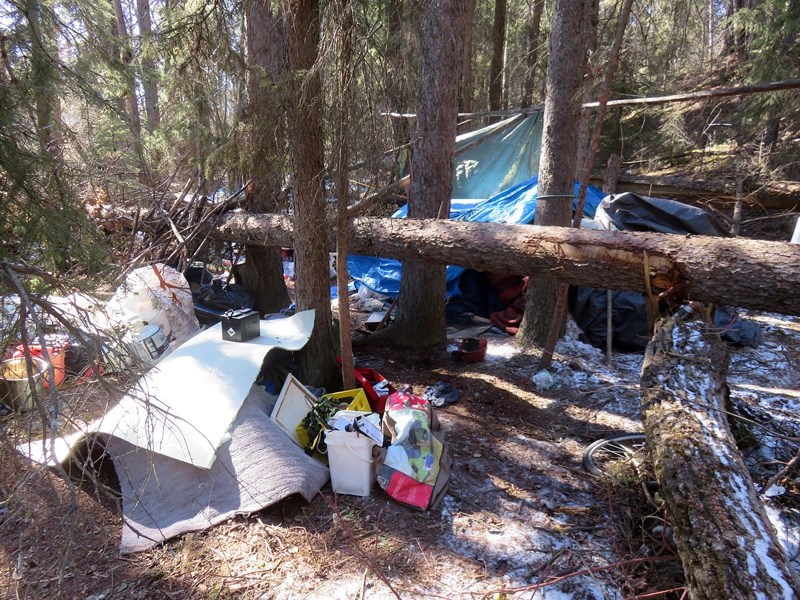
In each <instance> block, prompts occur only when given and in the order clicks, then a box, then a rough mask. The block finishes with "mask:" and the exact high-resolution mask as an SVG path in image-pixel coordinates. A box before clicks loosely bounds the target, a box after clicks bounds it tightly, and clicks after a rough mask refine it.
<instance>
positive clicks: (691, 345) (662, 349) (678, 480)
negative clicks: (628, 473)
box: [641, 316, 800, 600]
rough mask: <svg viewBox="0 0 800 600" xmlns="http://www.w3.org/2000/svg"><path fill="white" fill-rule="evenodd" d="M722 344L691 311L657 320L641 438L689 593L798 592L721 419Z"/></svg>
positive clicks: (647, 363) (712, 596)
mask: <svg viewBox="0 0 800 600" xmlns="http://www.w3.org/2000/svg"><path fill="white" fill-rule="evenodd" d="M727 365H728V353H727V349H726V347H725V346H724V344H723V343H722V342H721V341H720V339H719V336H718V335H717V334H716V333H714V332H713V331H711V330H710V329H709V328H708V327H707V326H706V325H705V323H703V322H702V321H700V320H698V319H688V318H687V319H686V320H684V319H682V318H680V317H679V316H676V317H671V318H668V319H662V320H661V321H659V322H658V323H657V325H656V328H655V332H654V334H653V339H652V340H651V342H650V344H649V345H648V348H647V352H646V354H645V360H644V366H643V368H642V377H641V390H642V409H643V416H644V419H645V433H646V436H647V445H648V449H649V451H650V453H651V458H652V462H653V466H654V468H655V471H656V478H657V480H658V484H659V486H660V489H661V494H662V496H663V498H664V501H665V504H666V507H667V514H668V515H669V519H670V524H671V526H672V527H673V530H674V537H675V542H676V545H677V547H678V554H679V555H680V557H681V562H682V563H683V568H684V571H685V574H686V580H687V584H688V587H689V591H690V595H691V598H692V599H693V600H701V599H708V600H717V599H719V598H737V599H750V598H752V599H756V598H770V599H773V598H786V599H788V598H798V597H800V578H799V577H798V574H797V572H795V571H794V569H793V568H792V567H791V565H790V564H789V562H788V560H787V557H786V555H785V553H784V551H783V549H782V548H781V546H780V544H779V542H778V540H777V538H776V536H775V532H774V531H773V529H772V526H771V524H770V522H769V520H768V518H767V515H766V512H765V510H764V505H763V504H762V502H761V500H760V499H759V496H758V493H757V491H756V489H755V486H754V485H753V481H752V479H751V477H750V474H749V472H748V470H747V467H746V466H745V464H744V461H743V459H742V456H741V454H740V453H739V451H738V449H737V448H736V443H735V440H734V439H733V436H732V435H731V430H730V428H729V425H728V421H727V416H726V415H727V413H726V399H727V386H726V383H725V377H726V373H727Z"/></svg>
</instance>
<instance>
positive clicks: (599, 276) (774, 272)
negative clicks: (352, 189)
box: [211, 213, 800, 315]
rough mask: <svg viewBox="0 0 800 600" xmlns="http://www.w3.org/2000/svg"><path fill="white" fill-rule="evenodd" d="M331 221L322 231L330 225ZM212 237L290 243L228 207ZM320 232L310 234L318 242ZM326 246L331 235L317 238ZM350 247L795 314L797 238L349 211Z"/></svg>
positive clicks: (277, 229)
mask: <svg viewBox="0 0 800 600" xmlns="http://www.w3.org/2000/svg"><path fill="white" fill-rule="evenodd" d="M333 229H334V228H333V227H328V228H327V230H329V231H333ZM211 235H212V236H213V237H214V238H216V239H222V240H230V241H238V242H242V243H250V244H262V245H265V244H266V245H291V243H292V240H293V235H294V234H293V231H292V224H291V220H290V219H289V218H288V217H283V216H280V215H249V214H247V213H228V214H227V215H225V216H224V217H223V218H222V220H221V224H220V226H219V227H218V228H217V229H215V230H214V231H212V232H211ZM323 239H324V238H323V237H322V236H319V237H317V244H318V245H319V246H322V245H323V244H322V241H323ZM326 242H327V244H328V246H327V247H328V248H331V249H332V248H334V247H335V246H334V243H333V240H332V239H327V240H326ZM350 250H351V252H353V253H356V254H363V255H368V256H385V257H390V258H398V259H401V260H407V259H416V260H424V261H428V262H433V263H438V264H442V265H444V264H451V265H461V266H463V267H467V268H470V269H476V270H478V271H494V272H503V273H511V274H516V275H532V276H551V277H552V276H554V275H557V276H558V278H559V279H561V280H563V281H566V282H567V283H570V284H576V285H587V286H591V287H597V288H607V287H608V285H609V282H613V285H614V288H615V289H618V290H628V291H635V292H646V291H647V286H646V280H645V271H644V269H645V267H644V258H645V255H646V257H647V264H648V268H649V270H648V273H647V275H648V280H649V284H650V288H651V289H652V291H653V293H654V294H664V295H665V297H668V298H670V299H673V300H699V301H702V302H709V303H714V304H728V305H731V306H740V307H742V308H751V309H755V310H767V311H775V312H780V313H784V314H789V315H800V245H795V244H789V243H788V242H768V241H762V240H748V239H742V238H717V237H708V236H691V235H687V236H684V235H673V234H666V233H649V232H648V233H643V232H632V231H594V230H587V229H573V228H569V227H539V226H536V225H506V224H502V223H468V222H461V221H449V220H437V219H428V220H413V219H405V220H403V221H402V222H398V221H397V220H396V219H377V218H361V219H355V221H354V224H353V228H352V234H351V244H350Z"/></svg>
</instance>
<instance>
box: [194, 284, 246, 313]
mask: <svg viewBox="0 0 800 600" xmlns="http://www.w3.org/2000/svg"><path fill="white" fill-rule="evenodd" d="M192 298H193V300H194V302H195V303H198V304H202V305H204V306H207V307H208V308H213V309H216V310H236V309H239V308H253V307H254V306H255V299H254V298H253V296H252V295H251V294H250V292H248V291H247V289H246V288H245V287H244V286H241V285H238V284H235V283H228V284H225V283H223V282H222V281H221V280H219V279H215V280H214V281H212V282H211V283H206V284H203V285H201V286H200V289H199V290H198V291H196V292H195V293H194V294H192Z"/></svg>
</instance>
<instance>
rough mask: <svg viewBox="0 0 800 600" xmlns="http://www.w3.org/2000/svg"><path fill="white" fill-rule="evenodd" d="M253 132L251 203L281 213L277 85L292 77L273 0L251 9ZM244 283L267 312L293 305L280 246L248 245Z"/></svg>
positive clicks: (249, 125)
mask: <svg viewBox="0 0 800 600" xmlns="http://www.w3.org/2000/svg"><path fill="white" fill-rule="evenodd" d="M246 33H247V64H248V67H249V69H248V72H247V74H248V77H247V95H248V100H249V102H248V107H247V112H246V115H247V132H248V138H249V139H248V142H249V152H248V154H247V157H248V160H247V165H246V167H245V168H246V169H247V171H249V173H250V180H251V182H252V183H251V185H250V187H249V189H248V203H249V205H250V206H251V208H252V210H253V212H265V213H269V212H281V210H282V209H283V208H284V207H283V206H282V205H283V204H285V202H282V201H281V176H280V174H281V173H282V172H283V170H284V168H283V167H284V165H283V161H282V160H281V157H283V156H284V151H285V149H284V146H283V144H281V143H280V142H279V139H281V138H282V137H283V136H284V135H285V129H284V125H283V119H282V118H281V111H280V104H281V99H280V98H279V97H278V92H277V91H276V89H277V88H278V86H277V85H276V84H278V83H279V82H280V80H281V77H284V76H285V75H286V55H285V49H286V46H285V44H286V35H285V32H284V30H283V20H282V19H279V18H276V16H275V14H274V13H273V10H272V6H271V4H270V3H269V2H268V1H267V0H253V1H252V2H250V4H249V6H248V8H247V23H246ZM240 273H241V276H242V283H243V284H244V286H245V287H246V288H247V289H248V290H250V292H251V293H252V294H253V296H254V298H255V300H256V308H257V309H258V311H259V312H260V313H261V314H265V313H274V312H278V311H279V310H281V309H282V308H286V307H287V306H289V293H288V291H287V290H286V282H285V281H284V279H283V264H282V261H281V248H280V246H269V247H265V246H247V248H246V262H245V264H244V268H242V269H241V271H240Z"/></svg>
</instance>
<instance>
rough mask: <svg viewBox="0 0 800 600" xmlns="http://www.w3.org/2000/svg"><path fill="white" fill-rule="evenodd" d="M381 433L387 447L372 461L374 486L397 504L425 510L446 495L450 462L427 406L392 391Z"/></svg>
mask: <svg viewBox="0 0 800 600" xmlns="http://www.w3.org/2000/svg"><path fill="white" fill-rule="evenodd" d="M383 434H384V436H388V439H390V440H391V444H390V445H389V447H388V448H382V449H381V450H380V453H379V455H378V456H377V457H375V459H374V461H375V464H376V465H377V476H378V485H379V486H380V487H381V488H383V490H384V491H385V492H386V493H387V494H389V496H390V497H392V498H393V499H394V500H396V501H397V502H400V503H401V504H405V505H407V506H411V507H413V508H418V509H420V510H427V509H429V508H433V507H434V506H436V505H437V504H438V503H439V501H440V500H441V499H442V498H443V497H444V495H445V493H446V492H447V487H448V485H449V483H450V466H451V464H452V459H451V458H450V454H449V453H448V451H447V447H446V446H445V443H444V433H443V432H442V430H441V425H440V424H439V420H438V419H437V418H436V415H435V413H434V412H433V408H432V407H431V405H430V403H429V402H428V401H427V400H426V399H425V398H423V397H421V396H415V395H413V394H406V393H402V392H395V393H394V394H392V395H391V396H389V398H388V399H387V401H386V412H385V413H384V414H383Z"/></svg>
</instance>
